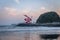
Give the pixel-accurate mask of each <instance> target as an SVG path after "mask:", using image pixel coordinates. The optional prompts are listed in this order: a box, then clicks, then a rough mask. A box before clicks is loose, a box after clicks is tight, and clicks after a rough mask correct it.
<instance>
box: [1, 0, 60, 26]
mask: <svg viewBox="0 0 60 40" xmlns="http://www.w3.org/2000/svg"><path fill="white" fill-rule="evenodd" d="M49 11H55V12H57V13H58V15H60V0H0V25H10V24H18V23H24V22H25V21H24V18H25V17H24V15H25V14H26V15H28V16H29V17H31V16H32V23H35V22H36V20H37V19H38V17H39V16H40V15H41V14H43V13H45V12H49Z"/></svg>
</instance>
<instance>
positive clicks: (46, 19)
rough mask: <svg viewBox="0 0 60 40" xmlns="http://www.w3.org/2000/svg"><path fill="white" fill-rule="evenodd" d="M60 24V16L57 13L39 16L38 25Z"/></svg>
mask: <svg viewBox="0 0 60 40" xmlns="http://www.w3.org/2000/svg"><path fill="white" fill-rule="evenodd" d="M52 22H60V18H59V15H58V14H57V13H56V12H46V13H44V14H42V15H40V16H39V18H38V19H37V21H36V23H52Z"/></svg>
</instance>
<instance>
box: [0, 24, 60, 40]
mask: <svg viewBox="0 0 60 40" xmlns="http://www.w3.org/2000/svg"><path fill="white" fill-rule="evenodd" d="M42 34H60V27H44V26H37V27H35V26H34V27H28V26H26V27H23V26H22V27H21V26H11V25H10V26H3V27H1V26H0V40H41V37H40V35H42Z"/></svg>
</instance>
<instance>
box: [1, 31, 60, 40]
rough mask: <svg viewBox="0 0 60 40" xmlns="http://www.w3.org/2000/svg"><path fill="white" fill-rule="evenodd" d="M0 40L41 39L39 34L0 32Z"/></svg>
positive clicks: (59, 38)
mask: <svg viewBox="0 0 60 40" xmlns="http://www.w3.org/2000/svg"><path fill="white" fill-rule="evenodd" d="M0 40H42V39H41V37H40V36H39V34H36V33H29V32H0ZM54 40H56V39H54ZM57 40H60V36H59V37H58V38H57Z"/></svg>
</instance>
